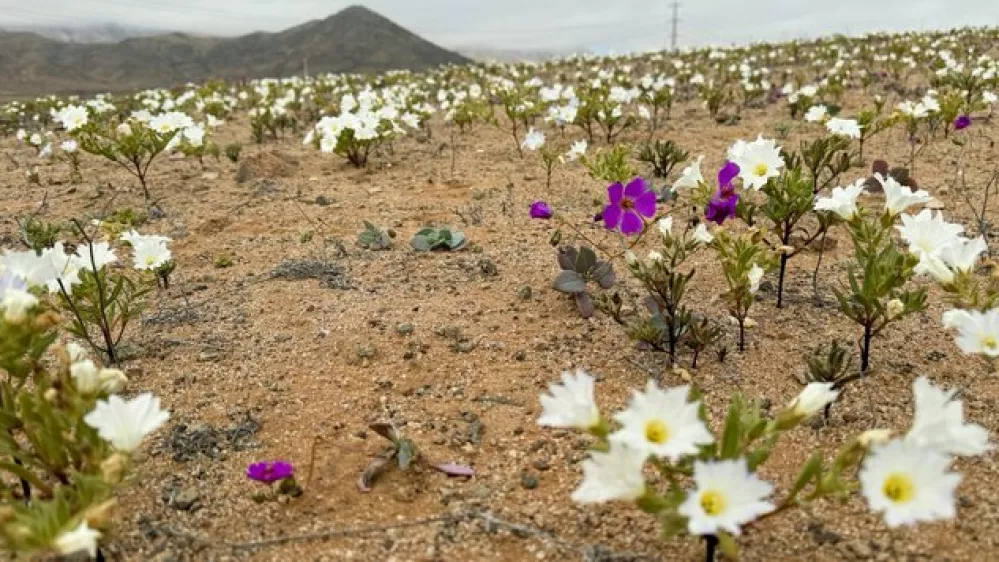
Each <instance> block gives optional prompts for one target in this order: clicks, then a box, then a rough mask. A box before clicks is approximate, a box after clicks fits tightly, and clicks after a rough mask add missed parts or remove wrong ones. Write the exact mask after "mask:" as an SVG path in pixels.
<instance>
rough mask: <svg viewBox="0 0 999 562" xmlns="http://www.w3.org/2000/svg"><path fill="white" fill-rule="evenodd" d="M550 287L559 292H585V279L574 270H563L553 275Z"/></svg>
mask: <svg viewBox="0 0 999 562" xmlns="http://www.w3.org/2000/svg"><path fill="white" fill-rule="evenodd" d="M552 287H553V288H554V289H555V290H556V291H558V292H560V293H585V292H586V281H585V280H584V279H583V277H582V276H581V275H580V274H578V273H576V272H575V271H571V270H565V271H562V272H560V273H559V274H558V275H557V276H556V277H555V281H554V282H553V283H552Z"/></svg>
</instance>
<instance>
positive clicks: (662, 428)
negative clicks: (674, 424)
mask: <svg viewBox="0 0 999 562" xmlns="http://www.w3.org/2000/svg"><path fill="white" fill-rule="evenodd" d="M645 438H646V439H648V440H649V441H651V442H652V443H655V444H657V445H662V444H663V443H665V442H667V441H669V428H668V427H666V424H665V423H663V422H662V420H651V421H649V422H646V423H645Z"/></svg>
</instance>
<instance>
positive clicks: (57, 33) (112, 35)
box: [0, 23, 167, 43]
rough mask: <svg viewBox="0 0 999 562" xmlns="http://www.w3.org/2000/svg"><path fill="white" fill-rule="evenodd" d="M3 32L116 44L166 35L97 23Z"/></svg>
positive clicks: (161, 32)
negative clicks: (134, 38)
mask: <svg viewBox="0 0 999 562" xmlns="http://www.w3.org/2000/svg"><path fill="white" fill-rule="evenodd" d="M3 31H21V32H27V33H37V34H39V35H41V36H42V37H46V38H48V39H55V40H56V41H64V42H66V43H118V42H120V41H124V40H125V39H131V38H133V37H149V36H150V35H162V34H164V33H167V31H166V30H163V29H151V28H145V27H136V26H132V25H120V24H117V23H98V24H90V25H81V26H78V27H76V26H74V27H68V26H49V25H23V26H14V27H4V28H0V33H2V32H3Z"/></svg>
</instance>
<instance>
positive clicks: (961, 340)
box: [943, 308, 999, 357]
mask: <svg viewBox="0 0 999 562" xmlns="http://www.w3.org/2000/svg"><path fill="white" fill-rule="evenodd" d="M943 325H944V327H945V328H949V329H956V330H957V340H956V343H957V347H959V348H961V351H963V352H964V353H967V354H969V355H970V354H981V355H986V356H988V357H999V308H993V309H992V310H989V311H987V312H984V313H983V312H978V311H977V310H948V311H947V312H945V313H944V315H943Z"/></svg>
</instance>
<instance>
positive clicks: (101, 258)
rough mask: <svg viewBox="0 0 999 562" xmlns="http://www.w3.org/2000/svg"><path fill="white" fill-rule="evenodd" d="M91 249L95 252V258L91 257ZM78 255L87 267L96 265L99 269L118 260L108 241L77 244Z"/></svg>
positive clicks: (91, 267)
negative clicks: (83, 244) (84, 244)
mask: <svg viewBox="0 0 999 562" xmlns="http://www.w3.org/2000/svg"><path fill="white" fill-rule="evenodd" d="M91 251H92V252H93V260H91V258H90V254H91ZM76 257H77V258H79V259H80V262H81V263H83V264H84V267H86V268H87V269H93V266H94V265H96V266H97V270H98V271H99V270H100V269H101V268H102V267H104V266H106V265H108V264H112V263H114V262H116V261H118V257H117V256H115V255H114V250H112V249H111V244H108V243H107V242H97V243H96V244H88V245H86V246H77V247H76Z"/></svg>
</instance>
